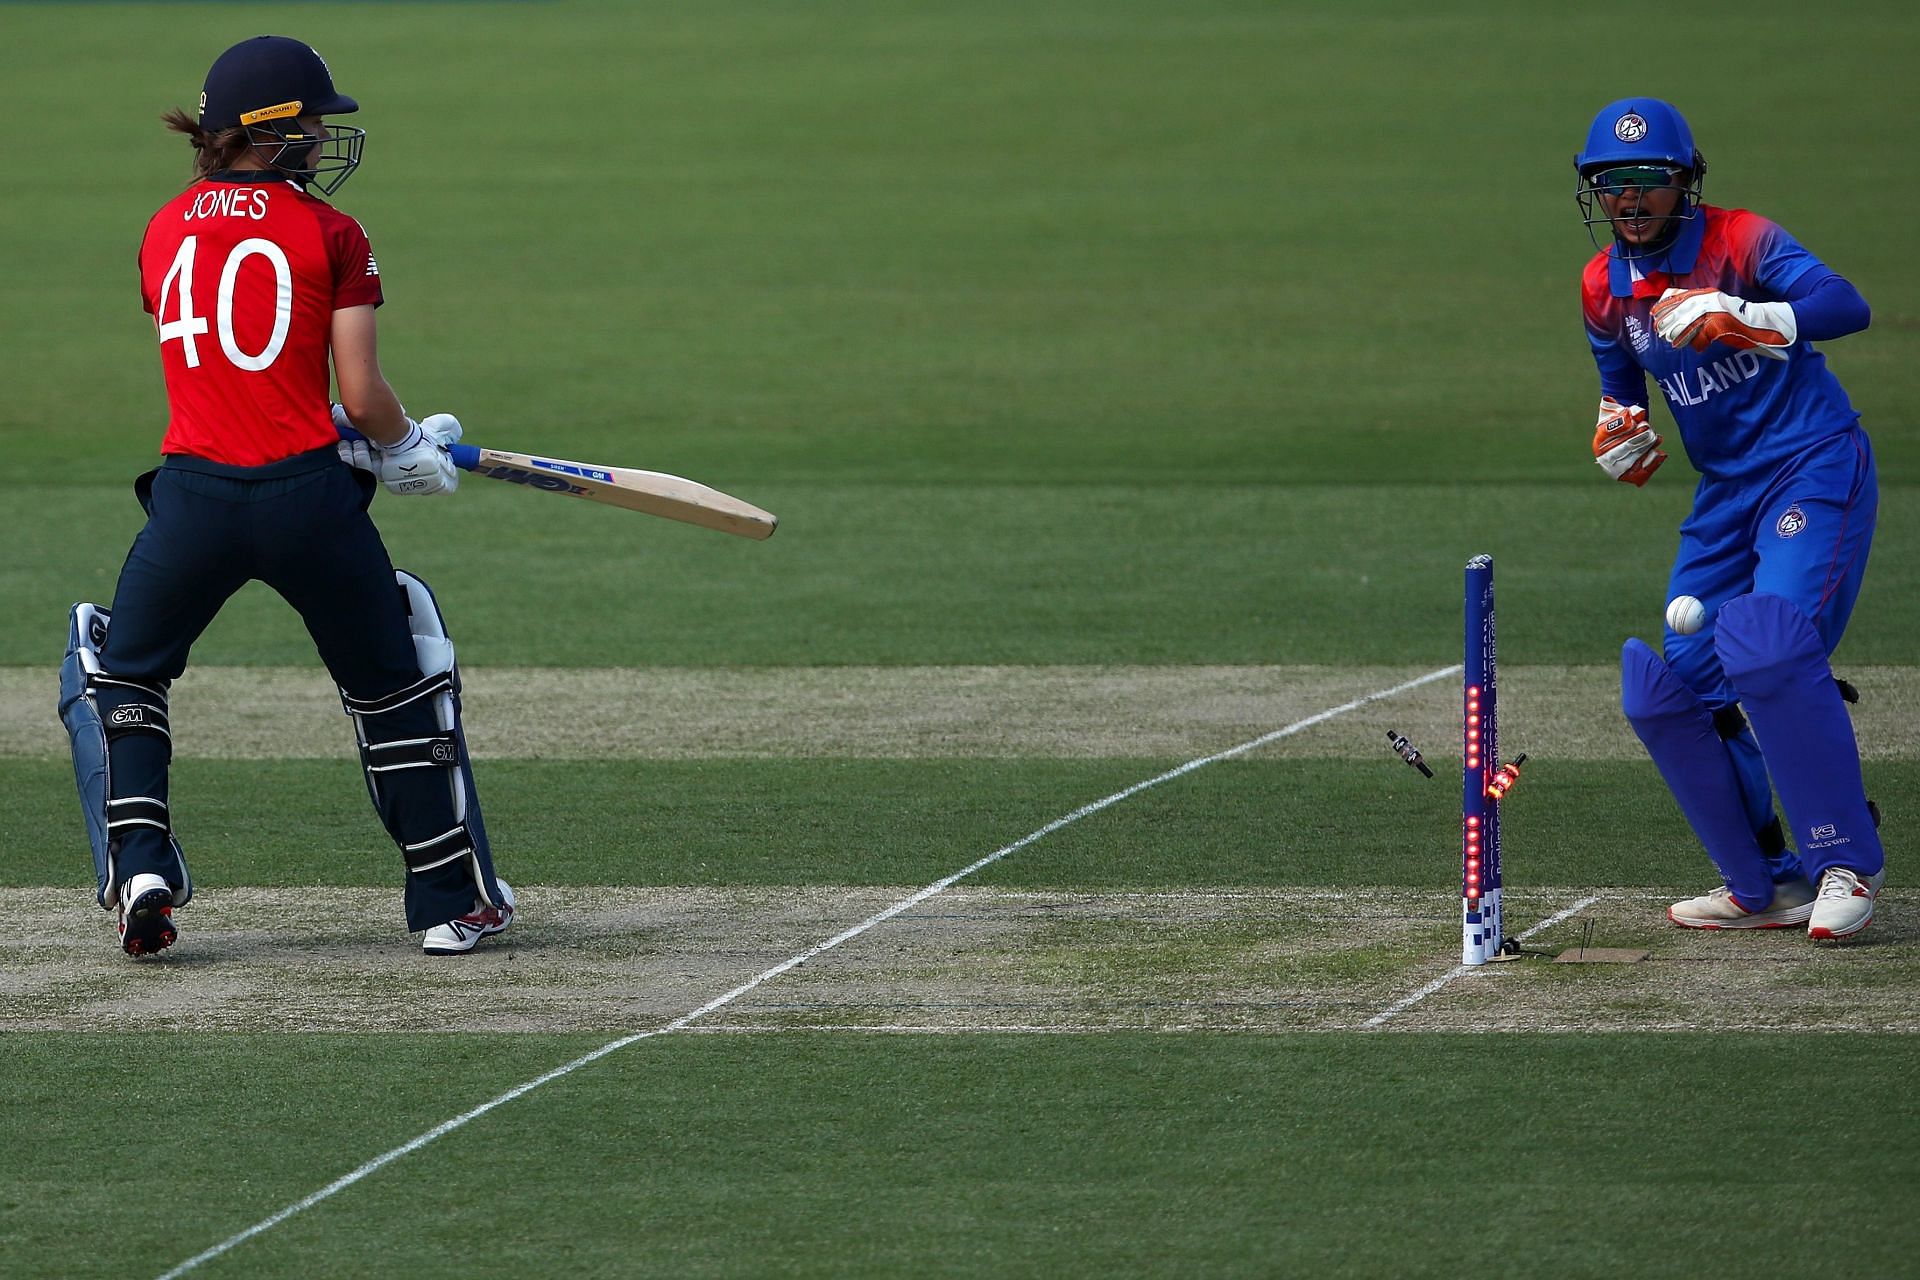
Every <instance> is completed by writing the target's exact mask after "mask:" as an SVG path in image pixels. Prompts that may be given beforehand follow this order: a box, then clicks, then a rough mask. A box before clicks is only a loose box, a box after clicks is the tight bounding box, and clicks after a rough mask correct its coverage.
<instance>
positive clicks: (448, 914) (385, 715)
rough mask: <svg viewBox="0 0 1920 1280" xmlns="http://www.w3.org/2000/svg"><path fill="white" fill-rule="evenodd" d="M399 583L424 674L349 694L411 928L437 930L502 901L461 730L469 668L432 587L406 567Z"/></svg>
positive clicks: (343, 697)
mask: <svg viewBox="0 0 1920 1280" xmlns="http://www.w3.org/2000/svg"><path fill="white" fill-rule="evenodd" d="M394 578H395V579H396V581H397V582H398V584H399V587H400V590H401V592H402V594H403V595H404V596H405V599H406V606H407V622H408V626H409V628H410V629H411V631H412V634H413V650H414V657H415V661H416V663H417V664H418V666H419V668H420V678H419V679H418V680H416V681H415V682H414V683H412V684H410V685H407V686H406V687H404V688H401V689H398V690H395V691H393V692H391V693H388V694H384V695H382V696H379V697H373V698H357V697H354V696H353V695H352V694H350V693H348V692H347V691H346V690H345V689H342V690H341V691H340V702H341V705H342V707H344V708H345V710H346V712H347V714H348V715H349V716H351V717H352V718H353V723H354V731H355V735H356V737H357V738H358V740H359V746H360V763H361V768H362V770H363V772H364V773H365V774H366V779H367V794H368V796H369V797H370V798H371V799H372V800H373V807H374V810H375V811H376V812H377V813H378V814H379V815H380V821H381V823H382V824H383V825H384V826H385V827H386V828H387V832H388V834H389V835H391V836H392V837H393V839H394V842H395V843H396V844H397V845H399V846H400V854H401V857H402V859H403V860H404V861H405V862H406V865H407V873H408V874H407V880H406V910H407V927H408V928H409V929H414V930H419V929H430V928H432V927H433V926H434V925H438V924H445V923H446V922H447V921H448V920H451V919H453V918H454V917H455V916H459V915H464V914H466V913H467V912H468V911H470V910H472V908H473V900H474V897H475V896H476V895H477V896H478V897H479V899H480V900H481V901H482V902H484V903H486V904H487V905H489V906H498V905H499V904H500V901H501V892H500V886H499V882H498V881H497V880H496V879H495V878H494V874H493V856H492V852H491V849H490V847H489V845H488V842H487V829H486V825H485V823H484V822H483V821H482V820H481V817H480V797H479V794H478V793H477V792H476V790H475V789H474V785H473V769H472V765H471V764H470V762H469V757H468V754H467V740H466V734H465V732H464V731H463V730H462V728H461V724H460V668H459V665H458V663H456V662H455V661H454V652H453V641H452V640H451V639H450V638H448V636H447V628H446V623H445V621H444V620H443V619H442V617H441V615H440V606H439V604H438V603H437V602H436V601H435V600H434V598H433V592H432V591H430V590H428V588H427V584H426V583H425V582H422V581H421V580H420V579H419V578H416V577H415V576H414V575H412V574H410V573H408V572H406V571H405V570H403V569H396V570H395V571H394Z"/></svg>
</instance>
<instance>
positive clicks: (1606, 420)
mask: <svg viewBox="0 0 1920 1280" xmlns="http://www.w3.org/2000/svg"><path fill="white" fill-rule="evenodd" d="M1593 460H1594V461H1595V462H1597V463H1599V464H1600V469H1601V470H1602V471H1605V472H1606V473H1607V474H1608V475H1610V476H1612V477H1613V478H1614V479H1615V480H1618V481H1621V482H1622V483H1624V484H1630V485H1633V486H1635V487H1636V488H1637V487H1638V486H1640V485H1643V484H1645V483H1646V482H1647V479H1648V477H1650V476H1652V475H1653V473H1654V472H1656V471H1658V470H1659V469H1660V464H1661V463H1663V462H1665V461H1666V460H1667V455H1666V454H1664V453H1662V452H1660V437H1659V436H1657V435H1655V434H1654V431H1653V428H1652V427H1650V426H1648V425H1647V411H1646V409H1645V407H1644V406H1641V405H1637V404H1621V403H1620V402H1619V401H1618V400H1615V399H1614V398H1613V397H1612V396H1603V397H1601V400H1600V420H1599V422H1598V423H1597V424H1596V425H1595V427H1594V430H1593Z"/></svg>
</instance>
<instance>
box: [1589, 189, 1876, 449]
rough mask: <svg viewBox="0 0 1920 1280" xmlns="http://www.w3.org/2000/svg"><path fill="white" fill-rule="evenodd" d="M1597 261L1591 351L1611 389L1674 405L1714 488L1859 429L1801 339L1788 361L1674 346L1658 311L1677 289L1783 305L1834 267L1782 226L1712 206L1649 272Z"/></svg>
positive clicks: (1821, 362)
mask: <svg viewBox="0 0 1920 1280" xmlns="http://www.w3.org/2000/svg"><path fill="white" fill-rule="evenodd" d="M1647 266H1648V268H1649V270H1648V273H1647V276H1646V277H1645V278H1640V275H1639V271H1638V270H1637V269H1636V267H1635V264H1633V263H1631V262H1623V261H1620V260H1618V259H1616V258H1615V257H1614V256H1613V251H1612V249H1611V248H1609V249H1607V250H1605V251H1603V252H1601V253H1598V254H1596V255H1594V258H1593V260H1592V261H1591V262H1589V263H1588V264H1587V269H1586V271H1585V273H1584V274H1583V276H1582V278H1581V293H1582V295H1583V302H1584V304H1585V311H1586V322H1587V341H1588V343H1589V344H1590V345H1591V346H1592V348H1593V357H1594V360H1595V362H1596V363H1597V364H1598V365H1599V366H1600V376H1601V382H1602V385H1603V387H1604V388H1605V389H1606V390H1607V391H1608V393H1609V394H1613V395H1615V396H1616V397H1619V398H1621V399H1623V400H1625V399H1627V398H1629V397H1628V396H1626V395H1623V394H1622V393H1623V392H1624V391H1627V390H1628V389H1629V388H1635V387H1637V388H1641V389H1642V394H1641V395H1639V396H1632V397H1631V399H1632V402H1633V403H1636V404H1645V403H1646V399H1645V395H1644V387H1645V378H1644V376H1643V372H1642V371H1644V372H1645V373H1648V374H1652V375H1653V379H1654V382H1655V383H1656V385H1658V386H1659V388H1660V391H1661V393H1662V394H1663V395H1664V396H1665V397H1666V401H1667V407H1668V408H1669V409H1670V410H1671V411H1672V413H1673V420H1674V422H1675V424H1676V425H1678V426H1679V428H1680V437H1681V439H1682V440H1684V441H1685V442H1686V446H1687V457H1688V458H1690V459H1691V460H1692V462H1693V464H1694V466H1696V467H1698V468H1699V469H1700V471H1701V472H1702V473H1704V474H1705V475H1707V476H1710V477H1713V478H1715V479H1724V478H1731V477H1735V476H1742V475H1753V474H1758V473H1761V472H1767V471H1771V470H1772V469H1773V468H1775V467H1777V466H1778V465H1779V464H1780V463H1781V462H1783V461H1784V460H1785V459H1787V458H1789V457H1792V456H1794V455H1796V454H1798V453H1800V452H1802V451H1803V450H1805V449H1806V448H1807V447H1809V446H1810V445H1813V444H1816V443H1818V442H1819V441H1821V440H1825V439H1827V438H1828V437H1830V436H1835V435H1838V434H1840V433H1841V432H1843V431H1846V430H1848V429H1850V428H1851V427H1852V426H1853V425H1854V424H1855V423H1856V422H1857V421H1859V417H1860V415H1859V414H1857V413H1855V412H1854V409H1853V406H1852V404H1851V403H1849V402H1848V400H1847V393H1846V391H1845V390H1844V389H1843V388H1842V387H1841V386H1840V383H1839V380H1838V379H1836V378H1835V377H1834V376H1833V374H1832V373H1831V372H1830V371H1829V370H1828V369H1827V365H1826V360H1825V358H1824V357H1822V356H1821V355H1820V353H1819V352H1818V351H1816V350H1814V348H1813V346H1812V345H1811V344H1810V343H1808V342H1806V341H1804V340H1802V341H1800V342H1796V343H1795V344H1794V345H1793V346H1792V347H1791V348H1789V349H1788V351H1787V359H1786V360H1784V361H1781V360H1771V359H1768V358H1766V357H1764V356H1761V355H1758V354H1756V353H1755V352H1752V351H1737V350H1735V349H1733V348H1732V347H1728V346H1725V345H1724V344H1721V343H1711V344H1709V345H1708V347H1707V349H1706V350H1705V351H1695V350H1693V349H1692V348H1690V347H1685V346H1683V347H1678V348H1675V347H1670V346H1668V345H1667V344H1666V343H1665V342H1663V341H1661V339H1660V338H1659V336H1658V335H1657V334H1655V333H1654V331H1653V322H1652V320H1650V319H1649V318H1648V313H1649V312H1650V311H1651V310H1652V309H1653V304H1654V303H1655V302H1657V301H1658V300H1659V298H1660V294H1661V293H1662V292H1663V291H1664V290H1665V289H1668V288H1675V289H1718V290H1720V291H1721V292H1723V293H1729V294H1732V295H1734V296H1735V297H1740V298H1746V299H1748V300H1750V301H1754V302H1778V301H1782V300H1784V299H1785V298H1786V296H1787V291H1788V290H1790V289H1792V288H1793V286H1794V284H1795V282H1796V281H1799V280H1801V279H1802V278H1803V277H1808V276H1809V273H1815V272H1817V273H1819V274H1820V275H1826V274H1828V269H1827V268H1826V267H1825V266H1824V265H1823V264H1822V263H1821V262H1820V260H1819V259H1818V258H1816V257H1814V256H1813V255H1812V254H1811V253H1808V252H1807V251H1806V250H1805V249H1803V248H1802V247H1801V246H1800V244H1799V243H1798V242H1797V241H1796V240H1794V238H1793V237H1792V236H1790V235H1788V234H1787V233H1786V231H1784V230H1783V229H1781V228H1780V227H1779V226H1776V225H1775V224H1774V223H1772V222H1769V221H1767V220H1766V219H1765V218H1762V217H1760V216H1759V215H1758V214H1755V213H1750V212H1748V211H1747V210H1745V209H1720V208H1716V207H1714V206H1713V205H1702V206H1700V209H1699V211H1698V213H1697V215H1696V216H1695V217H1694V218H1693V219H1692V220H1690V221H1689V222H1687V223H1686V224H1685V225H1684V227H1683V229H1682V230H1681V233H1680V235H1679V238H1678V239H1676V240H1675V241H1674V243H1673V244H1672V246H1671V247H1669V248H1668V249H1667V250H1666V251H1665V252H1664V253H1662V254H1659V255H1657V256H1656V257H1654V258H1653V259H1651V260H1650V261H1649V262H1648V264H1647Z"/></svg>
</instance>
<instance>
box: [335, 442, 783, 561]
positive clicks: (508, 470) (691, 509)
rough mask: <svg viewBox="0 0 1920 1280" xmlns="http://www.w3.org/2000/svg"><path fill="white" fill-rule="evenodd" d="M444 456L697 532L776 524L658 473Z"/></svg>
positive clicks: (750, 530)
mask: <svg viewBox="0 0 1920 1280" xmlns="http://www.w3.org/2000/svg"><path fill="white" fill-rule="evenodd" d="M340 434H341V436H342V437H343V438H346V439H365V437H364V436H361V435H360V433H359V432H357V431H354V432H351V433H350V432H349V431H347V430H342V431H341V433H340ZM448 452H449V453H451V454H452V455H453V465H454V466H456V467H459V468H460V469H461V470H462V471H471V472H473V473H474V474H475V475H480V476H485V477H487V478H488V479H489V480H504V481H506V482H507V483H508V484H517V485H520V486H522V487H524V488H528V489H534V490H538V491H539V492H542V493H558V494H564V495H566V496H568V497H572V498H585V499H586V500H587V501H589V502H601V503H605V504H606V505H608V506H610V507H624V508H626V509H627V510H628V511H644V512H646V513H647V514H648V515H650V516H661V517H664V518H665V519H668V520H679V521H682V522H683V523H686V524H697V525H699V526H700V527H701V528H703V529H717V530H719V531H720V532H721V533H731V534H734V535H735V536H737V537H741V538H752V539H754V540H756V541H760V540H764V539H767V538H771V537H772V536H773V531H774V529H775V528H777V527H778V526H779V523H780V521H779V518H778V517H776V516H775V515H774V514H773V513H772V512H770V511H762V510H761V509H760V508H759V507H756V506H754V505H753V504H752V503H750V502H743V501H741V500H740V499H739V498H736V497H734V496H733V495H732V494H730V493H722V492H720V490H718V489H714V488H711V487H709V486H707V485H704V484H701V483H700V482H699V481H697V480H688V479H686V478H684V477H682V476H672V475H668V474H667V473H666V472H664V471H639V470H635V469H633V468H631V467H603V466H599V465H597V464H594V463H588V462H569V461H567V460H566V459H565V458H546V457H542V456H540V455H539V454H535V453H508V452H507V451H505V450H503V449H488V448H483V447H482V446H479V445H471V444H455V445H453V446H451V447H450V448H449V449H448Z"/></svg>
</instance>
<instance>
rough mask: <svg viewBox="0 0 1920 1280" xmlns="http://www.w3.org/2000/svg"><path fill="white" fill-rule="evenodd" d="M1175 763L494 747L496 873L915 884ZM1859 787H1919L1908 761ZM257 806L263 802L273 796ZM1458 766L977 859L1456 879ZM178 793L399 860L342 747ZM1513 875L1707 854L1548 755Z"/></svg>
mask: <svg viewBox="0 0 1920 1280" xmlns="http://www.w3.org/2000/svg"><path fill="white" fill-rule="evenodd" d="M1177 763H1179V762H1178V761H1150V760H1121V761H1115V760H1093V761H1066V760H1005V761H999V760H986V761H983V760H921V761H869V760H834V761H796V760H767V761H738V760H734V761H692V762H660V761H622V762H616V763H592V762H579V761H565V762H536V761H491V762H483V764H482V766H481V769H480V771H479V775H478V776H479V779H480V782H481V785H482V788H483V802H484V804H485V806H486V814H487V822H488V826H489V829H490V831H491V832H492V834H493V840H494V848H495V850H496V856H497V858H498V859H499V865H500V866H501V868H502V871H503V872H504V873H505V874H506V875H508V877H509V878H510V879H513V880H517V881H521V882H524V883H528V884H641V885H656V884H666V885H726V884H883V885H909V884H911V885H917V884H924V883H929V882H931V881H933V880H937V879H939V878H940V877H942V876H944V875H947V874H949V873H951V872H954V871H957V870H959V869H960V868H961V867H963V866H966V865H967V864H969V863H971V862H973V861H974V860H975V859H977V858H980V857H982V856H984V855H986V854H988V853H991V852H993V851H994V850H995V849H998V848H1000V847H1001V846H1002V845H1005V844H1007V843H1010V842H1012V841H1014V840H1017V839H1019V838H1020V837H1022V836H1025V835H1027V834H1028V833H1029V832H1032V831H1035V830H1037V829H1039V828H1040V827H1041V826H1044V825H1045V824H1046V823H1048V822H1051V821H1052V820H1053V819H1055V818H1057V817H1059V816H1061V815H1062V814H1064V813H1067V812H1070V811H1071V810H1073V809H1076V808H1078V807H1080V806H1081V805H1084V804H1088V803H1091V802H1092V801H1095V800H1098V799H1100V798H1101V797H1103V796H1106V795H1110V794H1112V793H1114V792H1116V791H1119V790H1121V789H1122V788H1124V787H1128V786H1131V785H1132V784H1134V783H1136V782H1140V781H1142V780H1144V779H1146V778H1149V777H1152V776H1154V775H1155V774H1156V773H1157V772H1159V771H1160V770H1162V769H1163V768H1165V767H1168V766H1170V765H1172V764H1177ZM1867 784H1868V789H1869V791H1871V792H1873V793H1874V794H1876V795H1879V796H1880V797H1882V798H1883V799H1885V800H1888V802H1889V808H1890V811H1891V812H1895V813H1897V812H1899V809H1898V807H1897V806H1896V805H1895V804H1894V802H1893V801H1892V800H1891V798H1892V797H1896V796H1902V795H1915V794H1920V762H1913V761H1874V762H1873V763H1871V764H1869V765H1868V767H1867ZM0 787H4V790H5V792H6V794H7V795H8V797H9V800H8V809H7V812H6V815H5V817H4V819H0V824H3V825H0V837H3V840H0V843H4V845H5V847H6V848H7V850H8V856H7V858H6V859H5V861H4V862H0V884H6V885H37V884H74V885H76V886H79V885H84V884H86V883H88V879H89V874H90V872H89V870H88V867H89V864H88V862H87V860H86V842H85V836H84V834H83V832H82V831H81V829H80V824H79V813H78V805H77V802H76V801H75V799H74V794H73V783H72V777H71V772H70V770H69V769H68V768H67V766H66V765H65V764H64V763H60V762H54V761H19V760H9V761H0ZM268 797H270V798H271V799H270V802H267V803H263V798H268ZM1459 805H1460V791H1459V788H1458V786H1457V785H1453V784H1451V783H1449V782H1448V781H1443V780H1440V779H1436V780H1434V781H1432V782H1428V781H1425V780H1423V779H1421V778H1419V777H1417V776H1416V775H1415V774H1414V773H1413V772H1412V771H1411V770H1408V769H1406V768H1405V767H1404V766H1402V765H1400V763H1399V762H1398V761H1397V760H1394V759H1393V758H1392V757H1391V756H1390V755H1389V754H1388V753H1387V752H1386V751H1384V750H1383V751H1382V752H1381V756H1380V759H1379V760H1378V761H1377V762H1372V761H1322V760H1284V761H1227V762H1223V763H1221V764H1217V765H1212V766H1209V767H1207V768H1205V769H1202V770H1199V771H1197V772H1195V773H1192V774H1189V775H1188V776H1186V777H1184V778H1180V779H1177V780H1175V781H1173V782H1170V783H1166V784H1163V785H1161V786H1159V787H1156V788H1154V789H1153V790H1150V791H1147V792H1145V793H1142V794H1140V795H1137V796H1135V797H1133V798H1132V799H1130V800H1128V801H1126V802H1125V803H1124V804H1120V805H1116V806H1114V807H1113V808H1111V809H1108V810H1105V811H1103V812H1101V813H1096V814H1093V815H1092V816H1090V817H1087V818H1083V819H1081V820H1080V821H1079V822H1076V823H1075V824H1073V825H1072V826H1070V827H1068V828H1065V829H1064V830H1061V831H1057V832H1055V833H1053V834H1052V835H1050V836H1048V837H1046V838H1045V839H1043V840H1040V841H1037V842H1035V843H1034V844H1032V845H1030V846H1028V847H1027V848H1025V849H1022V850H1020V851H1019V852H1018V853H1017V854H1014V855H1012V856H1010V857H1008V858H1006V859H1005V860H1003V861H1001V862H999V863H997V864H995V865H994V866H993V867H991V868H989V869H987V870H986V871H984V872H981V873H979V875H978V877H977V881H976V882H977V883H982V884H999V885H1009V886H1036V887H1038V886H1044V887H1081V888H1101V889H1116V888H1146V887H1166V886H1208V885H1311V886H1321V885H1423V886H1433V887H1435V888H1436V889H1438V888H1440V887H1442V886H1445V885H1447V884H1450V883H1452V882H1453V881H1454V880H1455V878H1456V877H1457V875H1458V872H1459V867H1460V862H1459V853H1458V849H1457V846H1456V844H1455V842H1454V837H1453V833H1454V831H1455V830H1456V829H1457V827H1458V824H1459V814H1460V808H1459ZM174 806H175V813H176V814H177V815H178V823H179V829H180V831H181V833H182V839H183V840H184V842H185V844H186V847H187V851H188V857H189V858H190V860H191V863H192V866H193V868H194V874H195V877H196V879H197V880H198V881H199V882H200V883H201V885H203V886H205V887H207V888H209V889H212V888H213V887H215V886H220V885H233V884H246V885H299V884H335V885H357V884H372V885H380V884H388V883H392V882H393V881H394V879H395V878H396V877H397V876H398V860H397V858H396V856H395V854H394V853H393V851H392V848H391V846H390V845H388V844H387V843H386V840H385V837H384V835H383V834H382V832H381V831H380V829H379V827H378V824H377V823H376V822H375V821H374V818H373V815H372V812H371V811H370V809H369V808H368V807H367V805H366V801H365V794H364V791H363V790H362V788H361V783H360V778H359V771H358V767H357V766H356V765H354V764H353V763H351V762H347V761H339V762H326V761H278V762H270V763H261V762H236V761H219V762H212V761H203V760H188V761H183V762H181V763H180V764H179V765H178V766H177V767H176V769H175V787H174ZM1506 823H1507V825H1506V828H1505V831H1506V841H1507V848H1508V850H1509V860H1508V883H1510V884H1516V885H1527V884H1541V885H1549V884H1550V885H1565V884H1574V885H1674V884H1686V883H1689V882H1691V881H1693V880H1696V879H1701V878H1702V877H1703V875H1704V873H1705V872H1706V870H1707V867H1706V862H1705V858H1704V855H1702V854H1701V853H1700V851H1699V847H1698V845H1697V844H1696V842H1695V841H1694V839H1693V837H1692V835H1691V834H1690V833H1689V832H1688V831H1687V828H1686V824H1685V822H1684V821H1683V820H1682V818H1681V816H1680V813H1679V810H1678V809H1677V808H1676V807H1675V806H1674V804H1673V802H1672V801H1671V800H1670V799H1668V798H1667V796H1666V794H1665V792H1664V791H1662V790H1660V788H1659V784H1658V776H1657V775H1656V774H1655V773H1654V771H1653V766H1652V765H1651V764H1648V763H1642V762H1620V761H1610V762H1605V763H1596V762H1591V761H1556V760H1552V759H1543V760H1538V761H1535V762H1533V763H1530V764H1529V765H1528V766H1527V771H1526V778H1525V780H1524V783H1523V785H1522V787H1521V789H1520V790H1518V791H1516V792H1515V793H1514V797H1513V798H1512V799H1511V800H1510V801H1508V804H1507V808H1506Z"/></svg>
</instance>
